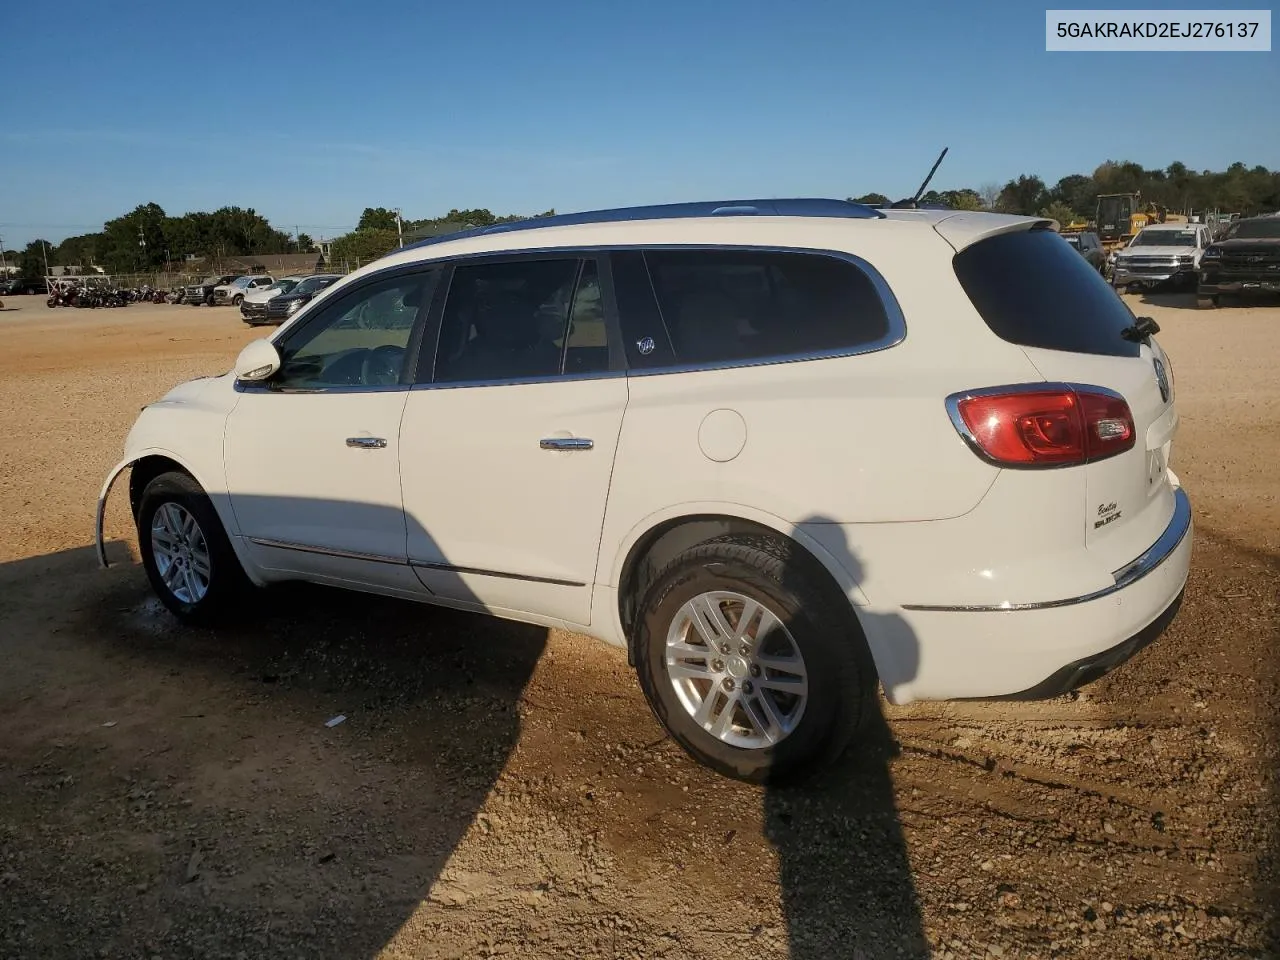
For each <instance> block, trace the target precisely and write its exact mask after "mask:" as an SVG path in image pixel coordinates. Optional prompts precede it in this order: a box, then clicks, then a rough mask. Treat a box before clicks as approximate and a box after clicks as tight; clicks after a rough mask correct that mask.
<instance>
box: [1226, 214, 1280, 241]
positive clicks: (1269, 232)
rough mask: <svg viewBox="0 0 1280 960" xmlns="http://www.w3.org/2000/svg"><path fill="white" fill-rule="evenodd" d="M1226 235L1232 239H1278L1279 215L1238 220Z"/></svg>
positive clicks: (1279, 234) (1279, 229)
mask: <svg viewBox="0 0 1280 960" xmlns="http://www.w3.org/2000/svg"><path fill="white" fill-rule="evenodd" d="M1228 236H1229V237H1230V238H1231V239H1232V240H1276V239H1280V217H1266V218H1261V217H1260V218H1258V219H1257V220H1238V221H1236V224H1235V227H1234V228H1233V229H1232V230H1231V232H1230V233H1229V234H1228Z"/></svg>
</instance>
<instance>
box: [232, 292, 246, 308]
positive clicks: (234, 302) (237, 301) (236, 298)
mask: <svg viewBox="0 0 1280 960" xmlns="http://www.w3.org/2000/svg"><path fill="white" fill-rule="evenodd" d="M242 303H244V297H242V296H240V294H238V293H237V294H236V295H235V296H234V297H232V298H231V305H232V306H233V307H238V306H240V304H242Z"/></svg>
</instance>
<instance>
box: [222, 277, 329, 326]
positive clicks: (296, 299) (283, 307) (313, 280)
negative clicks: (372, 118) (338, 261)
mask: <svg viewBox="0 0 1280 960" xmlns="http://www.w3.org/2000/svg"><path fill="white" fill-rule="evenodd" d="M341 279H342V274H340V273H318V274H315V275H314V276H310V277H307V278H306V279H305V280H302V281H299V283H298V285H297V286H296V287H294V288H293V289H292V290H290V291H289V292H288V293H282V294H281V295H280V296H278V297H272V298H271V299H270V300H268V301H267V312H266V314H265V315H263V316H262V317H261V318H260V319H255V320H250V319H249V318H248V317H245V318H244V319H245V323H248V324H251V325H252V324H257V323H271V324H280V323H284V322H285V321H286V320H288V319H289V318H290V317H291V316H293V315H294V314H295V313H297V312H298V311H299V310H301V309H302V308H303V307H304V306H305V305H306V304H308V303H310V302H311V299H312V298H313V297H315V296H316V295H317V294H318V293H320V291H322V290H324V289H325V288H326V287H330V286H332V285H333V284H335V283H337V282H338V281H339V280H341ZM241 315H242V316H243V313H242V314H241Z"/></svg>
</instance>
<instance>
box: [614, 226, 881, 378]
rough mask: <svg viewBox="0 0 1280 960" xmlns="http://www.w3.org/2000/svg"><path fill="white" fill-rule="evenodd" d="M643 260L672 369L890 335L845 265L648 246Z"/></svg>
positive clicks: (877, 303)
mask: <svg viewBox="0 0 1280 960" xmlns="http://www.w3.org/2000/svg"><path fill="white" fill-rule="evenodd" d="M644 258H645V261H646V263H647V265H648V271H649V275H650V278H651V280H652V289H653V294H654V296H655V297H656V299H657V304H658V308H659V310H660V314H661V320H662V327H663V330H662V333H663V334H665V335H666V336H667V337H668V338H669V340H670V349H671V351H672V354H673V355H674V359H675V362H677V363H681V364H686V363H689V364H703V363H725V362H728V363H733V362H751V361H754V360H761V359H769V358H786V357H796V356H803V355H810V354H815V353H816V354H823V353H831V352H840V351H845V350H853V349H857V348H860V347H868V346H871V345H875V344H880V343H883V342H884V341H885V340H886V338H887V337H888V334H889V330H890V323H889V317H888V315H887V313H886V310H885V305H884V303H883V302H882V301H881V299H880V295H879V293H878V292H877V290H876V287H875V284H874V283H873V282H872V280H871V278H870V277H869V276H868V275H867V274H866V273H864V272H863V271H862V270H861V269H860V268H859V267H858V266H857V265H856V264H854V263H852V262H850V261H848V260H844V259H840V258H836V257H831V256H826V255H822V254H811V253H790V252H774V251H756V250H734V249H715V250H647V251H645V254H644ZM628 339H631V338H630V337H628ZM655 339H656V337H655ZM646 345H647V344H646ZM628 346H629V347H630V344H629V345H628ZM642 352H643V350H642Z"/></svg>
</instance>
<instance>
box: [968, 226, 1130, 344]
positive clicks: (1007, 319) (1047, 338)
mask: <svg viewBox="0 0 1280 960" xmlns="http://www.w3.org/2000/svg"><path fill="white" fill-rule="evenodd" d="M954 263H955V271H956V276H957V277H958V278H959V280H960V285H961V286H962V287H964V292H965V293H967V294H968V295H969V299H970V300H971V301H972V302H973V305H974V307H975V308H977V311H978V313H980V314H981V315H982V319H983V320H985V321H986V323H987V326H988V327H990V328H991V331H992V332H993V333H994V334H995V335H996V336H998V337H1000V338H1001V339H1002V340H1007V341H1008V342H1009V343H1016V344H1018V345H1019V346H1022V347H1042V348H1044V349H1046V350H1066V351H1069V352H1071V353H1092V354H1098V355H1100V356H1104V357H1136V356H1138V354H1139V349H1140V348H1139V345H1138V344H1136V343H1131V342H1130V341H1128V340H1125V339H1124V338H1123V337H1122V336H1120V331H1121V330H1123V329H1124V328H1125V327H1127V326H1129V325H1130V324H1131V323H1133V319H1134V318H1133V314H1132V313H1130V312H1129V308H1128V307H1126V306H1125V305H1124V303H1123V302H1122V301H1121V299H1120V298H1119V297H1118V296H1116V294H1115V291H1114V290H1112V289H1111V286H1110V285H1109V284H1108V283H1107V281H1105V280H1103V279H1102V277H1101V276H1100V275H1099V273H1098V271H1097V270H1095V269H1094V268H1093V267H1092V266H1091V265H1090V264H1089V262H1088V261H1086V260H1085V259H1084V258H1083V257H1081V256H1080V255H1079V254H1077V253H1076V252H1075V251H1074V250H1072V249H1071V247H1069V246H1068V245H1067V244H1065V243H1063V242H1062V238H1061V237H1060V236H1058V235H1057V234H1056V233H1054V232H1053V231H1051V230H1020V231H1018V232H1017V233H1002V234H1000V235H999V236H995V237H991V238H990V239H987V240H980V241H978V242H977V243H975V244H974V245H973V246H971V247H968V248H966V249H965V250H963V251H962V252H960V253H958V254H957V255H956V257H955V261H954Z"/></svg>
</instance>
